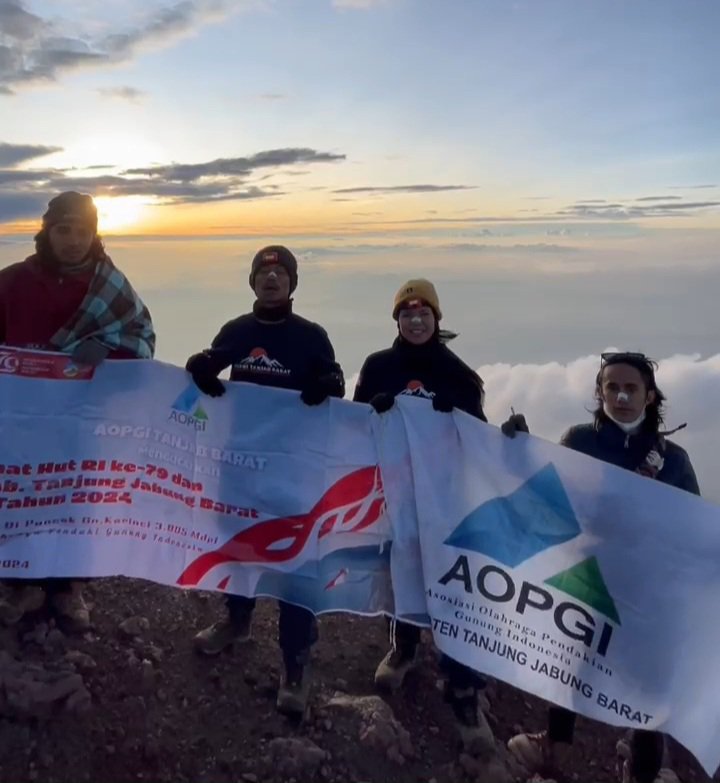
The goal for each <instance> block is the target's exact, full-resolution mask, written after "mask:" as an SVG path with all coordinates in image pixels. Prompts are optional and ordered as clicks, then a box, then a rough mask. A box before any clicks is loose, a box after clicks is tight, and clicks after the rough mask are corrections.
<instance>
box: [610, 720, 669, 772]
mask: <svg viewBox="0 0 720 783" xmlns="http://www.w3.org/2000/svg"><path fill="white" fill-rule="evenodd" d="M615 753H616V767H615V771H616V773H617V777H618V780H619V781H620V783H653V782H654V783H663V782H665V783H672V782H673V781H676V780H677V779H678V778H677V775H676V774H675V773H674V772H673V770H672V769H670V768H669V767H663V763H664V762H667V758H666V755H667V754H666V749H665V740H664V738H663V736H662V734H657V733H655V732H637V731H632V732H629V734H628V736H627V737H626V738H625V739H621V740H618V742H617V744H616V745H615ZM633 769H634V770H635V773H634V774H633Z"/></svg>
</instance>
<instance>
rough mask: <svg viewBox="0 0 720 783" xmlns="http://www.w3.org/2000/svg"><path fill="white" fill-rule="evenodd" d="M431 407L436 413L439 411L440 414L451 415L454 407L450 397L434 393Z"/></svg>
mask: <svg viewBox="0 0 720 783" xmlns="http://www.w3.org/2000/svg"><path fill="white" fill-rule="evenodd" d="M432 405H433V408H434V409H435V410H436V411H440V413H452V409H453V408H454V407H455V406H454V405H453V401H452V400H451V399H450V397H448V396H447V395H445V394H442V392H440V393H438V392H436V393H435V396H434V397H433V398H432Z"/></svg>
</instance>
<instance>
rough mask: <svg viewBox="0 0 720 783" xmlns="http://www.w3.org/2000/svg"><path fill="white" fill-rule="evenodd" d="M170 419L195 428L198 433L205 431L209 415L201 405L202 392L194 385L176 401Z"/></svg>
mask: <svg viewBox="0 0 720 783" xmlns="http://www.w3.org/2000/svg"><path fill="white" fill-rule="evenodd" d="M168 418H169V420H170V421H175V422H177V423H178V424H182V425H184V426H185V427H193V428H194V429H195V430H197V431H198V432H204V431H205V429H206V428H207V423H208V415H207V413H205V410H204V409H203V407H202V405H201V404H200V391H199V390H198V388H197V386H195V384H194V383H191V384H190V385H189V386H188V387H187V389H185V391H184V392H182V394H181V395H180V396H179V397H178V398H177V399H176V400H175V402H174V403H173V405H172V410H171V411H170V416H169V417H168Z"/></svg>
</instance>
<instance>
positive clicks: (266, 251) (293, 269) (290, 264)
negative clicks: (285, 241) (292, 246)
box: [250, 245, 298, 293]
mask: <svg viewBox="0 0 720 783" xmlns="http://www.w3.org/2000/svg"><path fill="white" fill-rule="evenodd" d="M266 264H280V266H284V267H285V269H286V270H287V273H288V275H289V277H290V293H292V292H293V291H294V290H295V289H296V288H297V284H298V272H297V259H296V258H295V256H294V255H293V254H292V253H291V252H290V251H289V250H288V249H287V248H286V247H284V246H283V245H268V246H267V247H264V248H263V249H262V250H258V252H257V253H256V254H255V258H253V262H252V266H251V267H250V288H252V289H253V290H254V289H255V275H256V274H257V272H258V269H260V267H261V266H265V265H266Z"/></svg>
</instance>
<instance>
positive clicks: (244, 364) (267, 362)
mask: <svg viewBox="0 0 720 783" xmlns="http://www.w3.org/2000/svg"><path fill="white" fill-rule="evenodd" d="M235 368H236V369H238V370H245V371H246V372H252V373H263V374H267V375H290V372H291V371H290V370H288V369H287V368H286V367H285V366H284V365H283V364H282V363H281V362H279V361H278V360H277V359H271V358H270V357H269V356H268V353H267V351H266V350H265V349H264V348H253V349H252V351H250V353H249V354H248V356H246V357H245V358H244V359H242V360H241V361H239V362H238V363H237V364H236V365H235Z"/></svg>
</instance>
